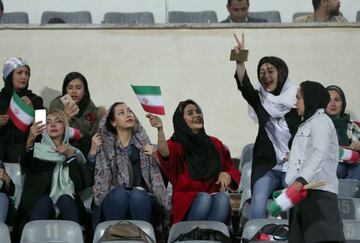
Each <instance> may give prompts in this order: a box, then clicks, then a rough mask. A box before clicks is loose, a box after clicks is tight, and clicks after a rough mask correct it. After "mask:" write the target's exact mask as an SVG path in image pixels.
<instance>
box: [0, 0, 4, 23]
mask: <svg viewBox="0 0 360 243" xmlns="http://www.w3.org/2000/svg"><path fill="white" fill-rule="evenodd" d="M3 14H4V4H3V2H2V1H1V0H0V19H1V17H2V15H3Z"/></svg>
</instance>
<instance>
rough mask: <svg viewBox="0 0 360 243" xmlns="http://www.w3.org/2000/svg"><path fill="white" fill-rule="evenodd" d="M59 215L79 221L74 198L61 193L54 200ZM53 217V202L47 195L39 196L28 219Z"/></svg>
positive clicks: (65, 218)
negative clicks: (55, 200)
mask: <svg viewBox="0 0 360 243" xmlns="http://www.w3.org/2000/svg"><path fill="white" fill-rule="evenodd" d="M56 206H57V208H58V209H59V211H60V217H61V218H62V219H64V220H70V221H74V222H77V223H79V214H78V211H77V206H76V203H75V200H74V199H73V198H72V197H71V196H69V195H66V194H65V195H62V196H60V197H59V199H58V200H57V202H56ZM53 218H55V208H54V204H53V202H52V200H51V198H50V197H49V196H42V197H40V198H39V199H38V200H37V201H36V203H35V206H34V208H33V210H32V212H31V216H30V221H33V220H41V219H53Z"/></svg>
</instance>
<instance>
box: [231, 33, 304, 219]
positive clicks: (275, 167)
mask: <svg viewBox="0 0 360 243" xmlns="http://www.w3.org/2000/svg"><path fill="white" fill-rule="evenodd" d="M236 40H237V42H238V46H236V47H235V48H234V51H235V52H236V53H238V54H239V53H241V52H242V51H244V36H243V40H242V41H240V40H238V39H237V38H236ZM257 75H258V79H259V83H260V87H259V89H258V90H257V89H255V88H254V87H253V86H252V84H251V83H250V80H249V77H248V75H247V73H246V69H245V64H244V62H237V65H236V73H235V79H236V82H237V86H238V89H239V90H240V92H241V93H242V95H243V97H244V98H245V100H246V101H247V102H248V104H249V105H250V107H251V109H250V116H251V117H252V118H253V119H254V120H255V121H256V122H258V123H259V127H258V134H257V137H256V141H255V145H254V150H253V162H252V171H251V189H252V198H251V210H250V218H251V219H256V218H266V217H267V212H266V206H267V199H268V198H269V196H270V195H271V193H272V192H273V191H274V190H275V189H277V188H278V187H284V186H285V181H284V178H285V172H286V168H287V157H288V154H289V151H290V150H289V148H290V142H291V138H292V137H293V136H294V135H295V133H296V131H297V128H298V126H299V123H300V117H299V116H298V115H297V113H296V109H295V102H296V97H295V95H296V90H297V87H296V86H295V85H294V84H292V83H291V82H290V81H289V80H288V67H287V65H286V63H285V62H284V61H283V60H282V59H280V58H278V57H273V56H270V57H263V58H262V59H261V60H260V61H259V64H258V68H257Z"/></svg>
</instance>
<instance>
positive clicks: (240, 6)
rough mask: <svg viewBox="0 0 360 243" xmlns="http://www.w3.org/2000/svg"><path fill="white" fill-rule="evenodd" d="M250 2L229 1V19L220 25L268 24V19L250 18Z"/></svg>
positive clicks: (244, 0) (245, 0) (227, 6)
mask: <svg viewBox="0 0 360 243" xmlns="http://www.w3.org/2000/svg"><path fill="white" fill-rule="evenodd" d="M249 6H250V3H249V0H228V2H227V5H226V8H227V10H228V11H229V17H227V19H225V20H223V21H221V22H220V23H266V22H268V21H267V20H266V19H260V18H252V17H249V16H248V14H249Z"/></svg>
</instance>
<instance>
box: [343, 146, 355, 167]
mask: <svg viewBox="0 0 360 243" xmlns="http://www.w3.org/2000/svg"><path fill="white" fill-rule="evenodd" d="M359 159H360V158H359V152H356V151H352V150H350V149H346V148H342V147H340V148H339V160H340V162H346V163H349V164H352V163H356V162H357V161H358V160H359Z"/></svg>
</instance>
